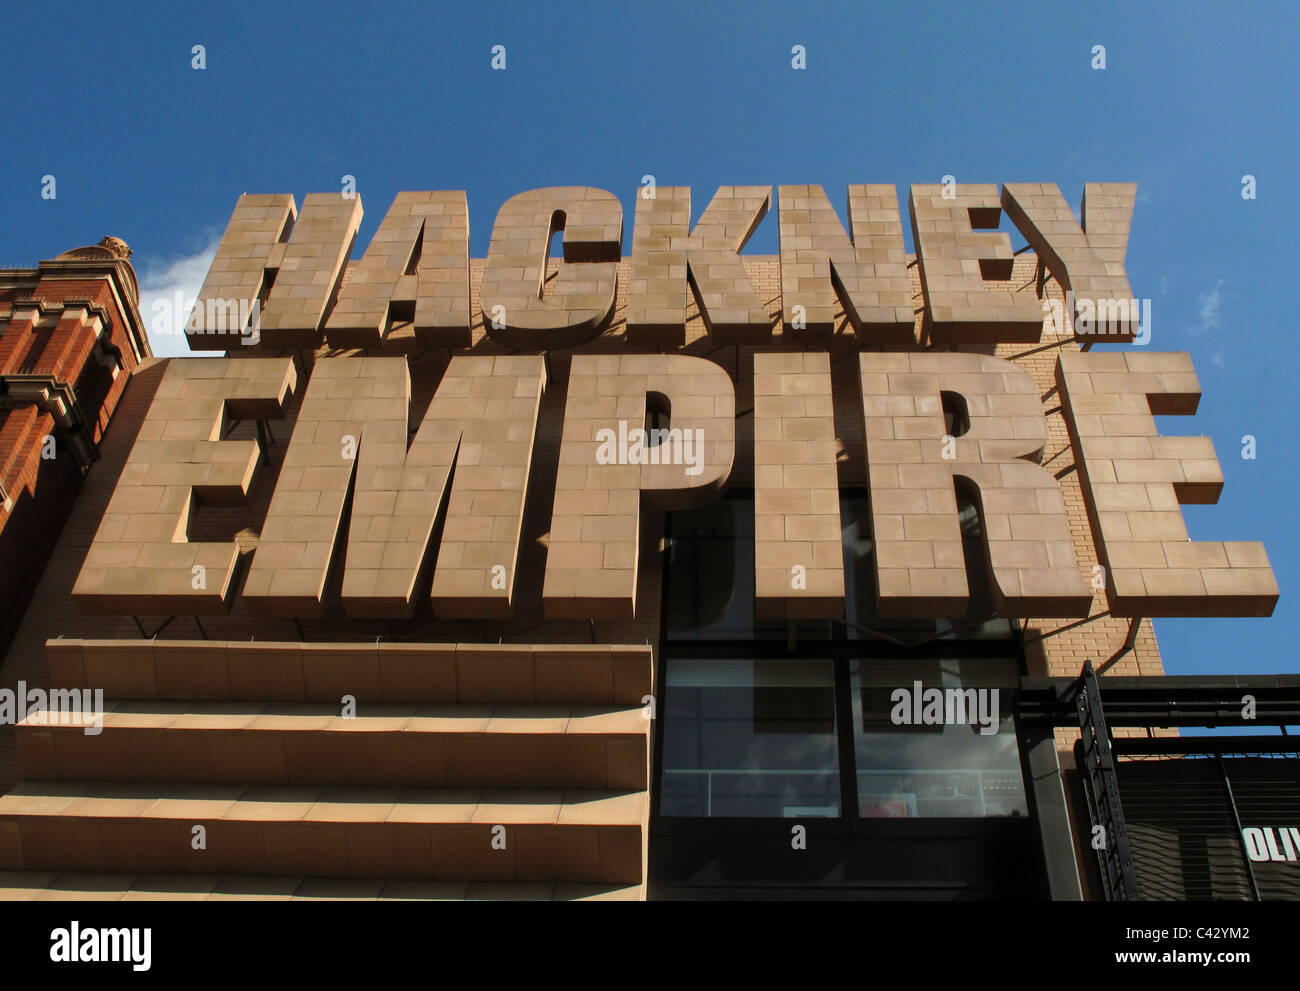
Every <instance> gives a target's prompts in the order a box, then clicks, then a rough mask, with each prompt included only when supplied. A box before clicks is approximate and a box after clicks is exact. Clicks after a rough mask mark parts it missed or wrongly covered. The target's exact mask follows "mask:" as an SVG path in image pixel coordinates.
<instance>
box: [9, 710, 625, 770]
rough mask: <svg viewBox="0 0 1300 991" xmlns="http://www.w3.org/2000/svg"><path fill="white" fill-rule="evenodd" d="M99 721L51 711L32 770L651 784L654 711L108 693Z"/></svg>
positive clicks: (32, 726) (25, 741) (26, 748)
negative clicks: (349, 713)
mask: <svg viewBox="0 0 1300 991" xmlns="http://www.w3.org/2000/svg"><path fill="white" fill-rule="evenodd" d="M104 708H105V711H104V713H103V716H102V721H101V723H100V725H99V732H98V733H96V734H94V735H86V734H84V733H83V732H82V729H83V726H84V724H85V723H86V722H87V721H88V720H85V719H82V720H77V721H72V720H68V719H67V718H66V717H64V716H63V715H62V714H59V713H55V712H52V711H49V710H40V711H38V712H35V713H31V714H29V715H28V716H27V717H26V718H25V719H24V720H23V721H22V722H20V723H19V724H18V727H17V739H18V751H19V762H20V766H21V768H22V777H23V778H25V779H44V780H83V779H84V780H97V781H138V782H179V781H189V782H194V783H196V784H209V783H211V784H216V783H230V784H235V783H238V784H248V785H252V784H282V785H285V784H290V785H298V784H307V785H322V786H324V785H332V786H342V785H357V786H374V785H379V786H390V787H411V788H417V787H419V788H443V787H449V788H456V787H494V788H566V789H567V788H597V789H609V790H625V789H628V790H630V789H644V788H645V787H646V785H647V782H648V775H649V760H648V755H649V733H650V721H649V720H648V719H647V718H645V716H646V713H645V710H644V709H642V708H640V707H637V708H612V707H610V706H608V705H576V706H570V705H531V706H530V705H490V704H445V705H442V704H436V705H417V704H401V703H362V704H360V705H359V706H358V708H357V715H356V716H355V717H354V718H345V717H343V716H342V715H340V710H339V705H338V703H329V702H285V703H281V702H203V703H194V702H167V701H158V700H155V699H116V700H110V701H108V702H106V703H105V707H104Z"/></svg>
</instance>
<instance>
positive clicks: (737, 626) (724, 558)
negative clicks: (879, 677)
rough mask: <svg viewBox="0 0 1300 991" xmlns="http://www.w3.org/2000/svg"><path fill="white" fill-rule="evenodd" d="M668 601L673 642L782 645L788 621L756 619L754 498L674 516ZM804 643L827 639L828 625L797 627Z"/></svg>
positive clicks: (741, 496)
mask: <svg viewBox="0 0 1300 991" xmlns="http://www.w3.org/2000/svg"><path fill="white" fill-rule="evenodd" d="M670 532H671V534H672V537H671V542H670V543H669V545H668V556H667V564H666V567H667V568H668V586H667V596H666V609H667V637H668V639H669V640H784V639H786V637H787V635H788V632H789V629H788V624H787V623H786V622H785V621H784V620H772V621H769V620H762V621H756V620H755V619H754V498H753V494H752V493H750V492H743V491H742V492H736V493H732V494H729V495H728V496H727V497H726V498H725V499H722V500H720V501H719V502H716V503H713V504H711V505H708V506H704V507H703V508H701V509H693V510H689V511H683V512H675V513H673V514H671V522H670ZM796 628H797V635H798V638H799V639H800V640H826V639H829V638H830V636H831V625H830V623H829V622H825V621H823V622H799V623H798V624H796Z"/></svg>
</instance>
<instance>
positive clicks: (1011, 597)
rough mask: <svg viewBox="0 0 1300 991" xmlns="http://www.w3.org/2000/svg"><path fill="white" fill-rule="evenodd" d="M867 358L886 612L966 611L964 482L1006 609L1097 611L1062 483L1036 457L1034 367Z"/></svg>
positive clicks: (880, 590) (871, 474) (1043, 429)
mask: <svg viewBox="0 0 1300 991" xmlns="http://www.w3.org/2000/svg"><path fill="white" fill-rule="evenodd" d="M859 362H860V368H861V373H862V409H863V413H864V415H865V417H866V430H867V474H868V481H869V485H870V490H871V528H872V534H873V536H874V539H875V556H876V582H877V599H876V601H877V607H878V609H879V611H880V614H881V615H882V616H902V617H934V618H945V617H946V618H956V617H961V616H965V615H966V614H967V610H968V609H969V608H970V592H969V586H968V584H967V575H966V565H965V558H964V549H963V542H962V532H961V526H960V523H959V521H958V516H957V498H956V484H957V483H958V482H961V483H962V484H963V485H964V486H966V487H967V488H968V491H970V492H971V498H972V502H973V504H974V506H975V509H976V511H977V512H978V514H979V521H980V524H981V527H982V530H983V542H984V545H985V550H986V552H987V561H988V567H989V572H990V578H991V580H990V582H989V591H990V596H989V597H990V599H991V600H992V602H991V605H992V607H993V609H994V610H995V611H996V613H997V615H999V616H1021V617H1036V616H1070V617H1073V616H1086V615H1088V609H1089V606H1090V605H1091V603H1092V596H1091V595H1090V594H1089V593H1088V590H1087V587H1086V585H1085V584H1084V582H1083V578H1082V575H1081V574H1080V571H1079V566H1078V562H1077V561H1076V559H1075V555H1074V544H1073V541H1072V540H1071V537H1070V520H1069V517H1068V516H1067V515H1066V512H1065V501H1064V499H1063V498H1062V496H1061V489H1060V486H1059V485H1058V483H1057V481H1056V479H1055V478H1054V477H1053V476H1052V474H1051V472H1049V471H1048V470H1047V469H1046V468H1043V467H1042V466H1041V465H1039V464H1036V463H1035V462H1037V461H1038V460H1039V459H1040V458H1041V457H1042V453H1043V448H1044V446H1045V445H1046V442H1047V426H1046V423H1045V421H1044V419H1043V409H1042V402H1041V400H1040V399H1039V396H1038V387H1037V386H1036V385H1035V383H1034V379H1033V377H1032V376H1031V375H1030V374H1029V372H1027V371H1025V370H1024V369H1023V368H1020V367H1018V366H1016V365H1013V364H1012V363H1011V362H1009V361H1004V360H1002V359H1000V358H991V357H988V356H987V355H977V354H951V353H949V354H862V355H860V356H859ZM945 407H947V409H945ZM949 417H951V420H952V422H951V423H950V422H948V418H949ZM959 422H960V424H961V425H960V426H959V425H958V423H959ZM967 424H969V427H968V429H964V428H965V427H966V425H967Z"/></svg>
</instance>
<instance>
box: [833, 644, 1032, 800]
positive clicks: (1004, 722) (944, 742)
mask: <svg viewBox="0 0 1300 991" xmlns="http://www.w3.org/2000/svg"><path fill="white" fill-rule="evenodd" d="M1015 674H1016V669H1015V663H1014V662H1013V661H1010V660H996V661H991V660H963V661H958V660H955V659H945V660H936V661H931V662H920V663H918V662H915V661H908V662H889V661H865V660H855V661H850V663H849V681H850V685H851V687H852V692H853V699H852V702H853V746H854V754H855V758H856V762H857V779H858V780H857V788H858V810H859V814H860V815H861V816H862V817H864V818H907V817H915V816H919V817H930V818H935V817H965V816H1015V815H1025V814H1027V811H1028V809H1027V806H1026V803H1025V789H1024V781H1023V778H1022V776H1021V770H1020V752H1019V748H1018V746H1017V742H1016V731H1015V725H1014V721H1013V718H1012V698H1011V686H1012V685H1014V684H1015ZM918 683H919V685H920V689H921V699H922V707H921V711H920V712H919V713H918V708H917V707H916V706H915V705H914V704H913V699H914V697H915V695H916V688H917V685H918ZM930 689H939V690H940V694H939V696H935V695H927V694H926V692H927V691H928V690H930ZM958 689H960V690H962V691H961V693H960V695H958V694H955V692H956V690H958ZM972 689H973V690H974V691H971V690H972ZM899 690H903V691H905V692H906V693H907V694H905V695H901V696H900V695H898V694H896V693H897V692H898V691H899ZM994 692H996V693H997V694H990V693H994ZM939 697H942V698H943V699H944V701H945V703H947V704H946V705H945V706H944V707H943V709H942V716H941V717H940V718H941V720H946V719H951V718H953V717H954V716H955V717H957V718H964V720H965V724H956V725H955V724H953V723H951V722H944V721H938V722H933V721H931V720H930V719H929V718H926V717H927V716H928V717H933V716H934V715H935V714H936V713H935V709H933V708H930V709H928V710H926V709H924V704H925V702H926V701H929V702H933V701H934V700H935V699H936V698H939ZM949 700H952V701H951V702H949ZM903 704H907V705H908V707H909V708H908V709H907V710H905V711H902V712H900V710H899V706H900V705H903ZM995 709H996V711H995ZM918 714H919V715H920V716H921V718H920V719H916V718H915V717H916V716H917V715H918ZM900 718H901V719H904V720H910V722H900ZM981 723H982V724H983V725H981ZM994 727H996V732H989V733H985V732H982V731H981V730H982V729H988V730H992V729H993V728H994Z"/></svg>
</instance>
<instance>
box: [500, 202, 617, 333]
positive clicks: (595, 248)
mask: <svg viewBox="0 0 1300 991" xmlns="http://www.w3.org/2000/svg"><path fill="white" fill-rule="evenodd" d="M558 230H563V231H564V260H563V261H562V262H559V263H555V262H551V261H550V259H549V255H550V244H551V236H552V235H553V234H554V233H555V232H556V231H558ZM622 244H623V207H622V205H621V204H620V203H619V201H618V197H616V196H615V195H614V194H613V193H609V192H606V191H605V190H603V189H593V188H591V187H589V186H557V187H551V188H546V189H532V190H529V191H528V192H526V193H520V194H518V195H517V196H512V197H510V199H508V200H506V202H505V203H504V204H502V206H501V210H500V211H499V212H498V213H497V219H496V224H495V225H493V227H492V242H491V244H490V245H489V247H488V257H487V264H486V266H485V267H484V270H483V283H482V285H481V286H480V289H479V298H480V301H481V304H482V309H483V323H484V327H485V328H486V329H487V332H488V334H489V335H490V336H491V337H492V338H493V339H495V340H497V341H500V342H501V343H502V344H504V345H505V346H506V347H509V348H522V349H527V350H539V351H540V350H545V349H548V348H570V347H577V346H579V345H581V344H585V343H587V342H588V341H590V340H592V339H593V338H595V337H596V336H597V335H598V334H599V333H600V332H601V330H602V329H603V328H604V326H605V324H606V323H607V322H608V321H609V318H610V315H611V314H612V313H613V310H614V295H615V292H616V291H617V287H618V260H619V257H620V253H621V250H622ZM548 268H549V269H554V268H558V272H556V273H555V274H553V275H552V274H550V272H548Z"/></svg>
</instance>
